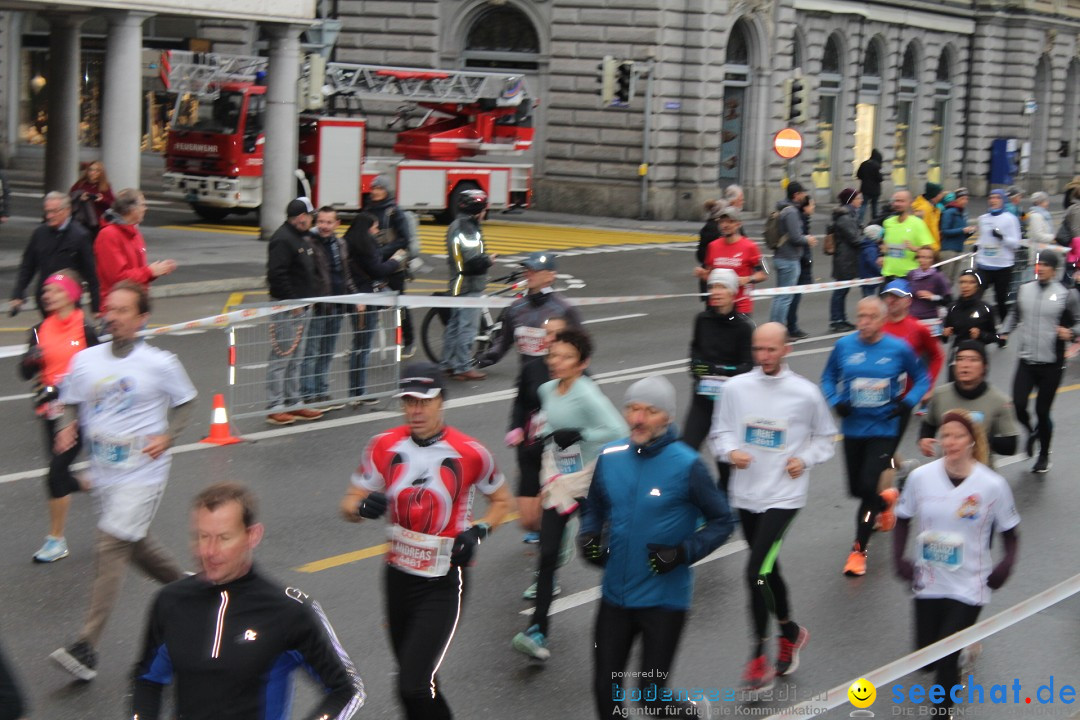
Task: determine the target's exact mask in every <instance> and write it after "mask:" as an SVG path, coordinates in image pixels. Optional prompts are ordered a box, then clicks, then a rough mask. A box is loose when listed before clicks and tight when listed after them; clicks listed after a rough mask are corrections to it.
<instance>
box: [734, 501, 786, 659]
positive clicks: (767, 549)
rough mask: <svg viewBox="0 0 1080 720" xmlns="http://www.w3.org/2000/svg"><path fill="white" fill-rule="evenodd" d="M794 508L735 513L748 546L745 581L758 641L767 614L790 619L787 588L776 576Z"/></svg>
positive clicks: (763, 630) (766, 622)
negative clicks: (782, 545)
mask: <svg viewBox="0 0 1080 720" xmlns="http://www.w3.org/2000/svg"><path fill="white" fill-rule="evenodd" d="M797 512H799V511H798V510H797V509H790V510H788V509H780V508H769V509H768V510H766V511H765V512H763V513H753V512H750V511H749V510H739V522H740V524H741V525H742V529H743V535H744V536H745V537H746V542H747V543H748V544H749V545H750V559H749V560H748V561H747V563H746V582H747V584H749V585H750V614H751V616H752V617H753V619H754V639H755V640H761V639H764V638H765V637H767V636H766V634H765V633H766V632H768V629H769V613H770V612H771V613H772V614H773V615H775V616H776V619H777V620H781V619H783V620H788V619H790V615H791V610H790V608H789V607H788V594H787V585H785V584H784V579H783V578H782V577H780V561H779V560H778V559H777V558H778V557H779V555H780V545H781V543H782V542H783V541H784V533H785V532H787V529H788V526H790V525H791V521H792V520H794V519H795V513H797Z"/></svg>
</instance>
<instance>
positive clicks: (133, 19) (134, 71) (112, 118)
mask: <svg viewBox="0 0 1080 720" xmlns="http://www.w3.org/2000/svg"><path fill="white" fill-rule="evenodd" d="M148 17H151V15H150V14H149V13H139V12H126V11H123V12H115V13H109V15H108V22H109V30H108V35H107V39H106V44H105V97H104V98H103V100H102V103H101V160H102V162H103V163H104V164H105V171H106V172H107V173H108V174H109V183H110V184H111V185H112V186H113V188H114V189H116V190H120V189H122V188H138V187H139V182H140V178H139V168H140V157H139V155H140V152H141V149H142V135H143V132H142V128H143V122H142V121H143V113H142V107H143V95H142V86H143V83H142V41H143V35H142V24H143V21H145V20H146V19H147V18H148Z"/></svg>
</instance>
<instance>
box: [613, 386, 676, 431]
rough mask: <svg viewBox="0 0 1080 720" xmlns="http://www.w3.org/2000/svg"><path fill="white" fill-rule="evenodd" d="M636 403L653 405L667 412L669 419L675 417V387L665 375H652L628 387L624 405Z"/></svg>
mask: <svg viewBox="0 0 1080 720" xmlns="http://www.w3.org/2000/svg"><path fill="white" fill-rule="evenodd" d="M634 403H642V404H644V405H651V406H652V407H654V408H656V409H657V410H663V411H664V412H666V413H667V414H668V419H669V420H672V419H674V418H675V388H674V387H673V386H672V385H671V383H670V382H668V380H667V378H665V377H664V376H663V375H650V376H649V377H647V378H642V379H641V380H638V381H637V382H636V383H634V384H633V385H631V386H630V387H628V388H627V389H626V395H625V397H623V407H626V406H627V405H633V404H634Z"/></svg>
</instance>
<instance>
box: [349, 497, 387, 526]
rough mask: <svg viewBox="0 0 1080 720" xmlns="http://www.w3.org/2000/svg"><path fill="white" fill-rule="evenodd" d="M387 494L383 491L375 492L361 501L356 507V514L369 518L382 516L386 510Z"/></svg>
mask: <svg viewBox="0 0 1080 720" xmlns="http://www.w3.org/2000/svg"><path fill="white" fill-rule="evenodd" d="M386 508H387V502H386V495H385V494H383V493H381V492H373V493H371V494H370V495H368V496H367V497H366V498H364V499H363V500H361V501H360V505H359V506H358V507H357V508H356V514H357V515H359V516H360V517H362V518H367V519H368V520H376V519H378V518H381V517H382V516H383V514H384V513H385V512H386Z"/></svg>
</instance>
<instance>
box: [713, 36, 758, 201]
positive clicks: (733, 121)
mask: <svg viewBox="0 0 1080 720" xmlns="http://www.w3.org/2000/svg"><path fill="white" fill-rule="evenodd" d="M750 57H751V56H750V29H749V28H748V27H747V26H746V23H745V22H744V21H743V20H738V21H736V23H735V24H734V25H733V26H732V28H731V32H730V33H729V35H728V41H727V49H726V51H725V53H724V114H723V118H722V120H721V130H720V168H719V178H718V179H719V183H720V186H721V187H724V186H726V185H730V184H732V183H743V182H745V179H744V178H743V176H742V175H743V170H744V165H745V161H744V158H743V154H744V151H745V150H746V146H745V144H744V143H743V136H744V134H745V133H746V132H749V131H750V127H749V126H748V125H747V124H746V114H747V108H748V107H749V106H748V103H747V100H748V94H749V90H750V71H751V67H750Z"/></svg>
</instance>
